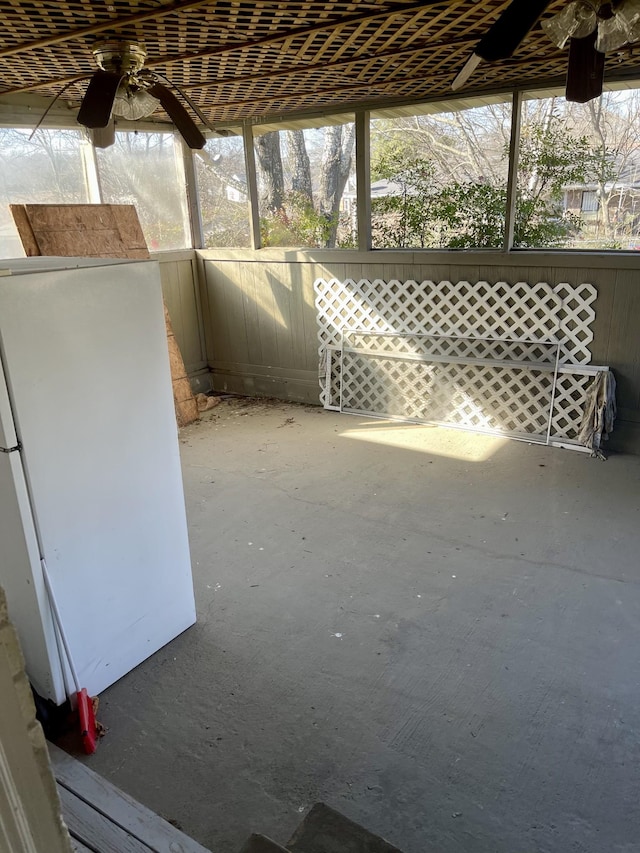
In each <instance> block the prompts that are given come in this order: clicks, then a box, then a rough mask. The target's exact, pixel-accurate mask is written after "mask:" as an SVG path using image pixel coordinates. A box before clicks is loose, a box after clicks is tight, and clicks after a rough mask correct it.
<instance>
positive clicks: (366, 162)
mask: <svg viewBox="0 0 640 853" xmlns="http://www.w3.org/2000/svg"><path fill="white" fill-rule="evenodd" d="M369 119H370V113H369V112H368V111H366V110H362V111H358V112H357V113H356V210H357V215H358V248H359V249H360V250H361V251H363V252H368V251H369V250H370V249H371V131H370V121H369Z"/></svg>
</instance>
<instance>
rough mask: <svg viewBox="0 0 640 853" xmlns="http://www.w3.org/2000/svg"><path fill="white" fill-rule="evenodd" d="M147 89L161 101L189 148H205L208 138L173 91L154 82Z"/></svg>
mask: <svg viewBox="0 0 640 853" xmlns="http://www.w3.org/2000/svg"><path fill="white" fill-rule="evenodd" d="M147 91H148V92H149V94H150V95H153V97H154V98H157V99H158V100H159V101H160V103H161V104H162V108H163V109H164V111H165V112H166V113H167V115H168V116H169V118H170V119H171V121H172V122H173V123H174V124H175V126H176V127H177V128H178V130H179V132H180V134H181V135H182V138H183V139H184V141H185V142H186V143H187V145H188V146H189V148H204V146H205V143H206V141H207V140H206V139H205V138H204V136H203V135H202V134H201V133H200V131H199V130H198V127H197V125H196V123H195V122H194V120H193V119H192V118H191V116H190V115H189V113H188V112H187V111H186V109H185V108H184V107H183V106H182V104H181V103H180V101H179V100H178V99H177V98H176V96H175V95H174V94H173V92H172V91H171V90H170V89H167V87H166V86H163V85H162V83H154V84H153V85H152V86H149V88H148V89H147Z"/></svg>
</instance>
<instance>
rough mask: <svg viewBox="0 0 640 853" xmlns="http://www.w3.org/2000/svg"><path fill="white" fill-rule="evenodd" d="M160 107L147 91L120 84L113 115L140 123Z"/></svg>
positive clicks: (114, 102) (158, 102)
mask: <svg viewBox="0 0 640 853" xmlns="http://www.w3.org/2000/svg"><path fill="white" fill-rule="evenodd" d="M159 106H160V101H159V100H158V98H154V97H153V95H151V94H149V92H147V90H146V89H132V88H131V87H130V86H129V85H128V84H127V83H126V82H123V83H121V84H120V87H119V88H118V91H117V92H116V97H115V99H114V101H113V108H112V110H111V112H112V114H113V115H116V116H119V117H120V118H123V119H126V120H127V121H139V119H141V118H147V117H148V116H150V115H151V114H152V113H154V112H155V111H156V110H157V109H158V107H159Z"/></svg>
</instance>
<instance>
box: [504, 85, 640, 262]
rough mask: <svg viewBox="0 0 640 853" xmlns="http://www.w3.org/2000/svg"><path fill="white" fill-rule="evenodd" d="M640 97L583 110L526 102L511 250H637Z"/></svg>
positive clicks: (633, 92)
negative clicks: (516, 211) (513, 240)
mask: <svg viewBox="0 0 640 853" xmlns="http://www.w3.org/2000/svg"><path fill="white" fill-rule="evenodd" d="M639 129H640V90H638V89H627V90H622V91H618V92H605V93H604V94H603V95H602V96H601V97H600V98H598V99H597V100H594V101H589V102H588V103H586V104H573V103H568V102H567V101H565V99H564V98H562V97H555V98H540V99H535V98H533V97H532V98H531V99H530V100H527V101H525V103H524V105H523V114H522V128H521V134H520V136H521V143H520V157H519V168H518V205H517V206H518V217H517V220H516V234H515V245H516V246H517V247H520V248H559V249H595V250H609V249H622V250H629V249H636V248H637V247H638V245H639V244H640V134H639Z"/></svg>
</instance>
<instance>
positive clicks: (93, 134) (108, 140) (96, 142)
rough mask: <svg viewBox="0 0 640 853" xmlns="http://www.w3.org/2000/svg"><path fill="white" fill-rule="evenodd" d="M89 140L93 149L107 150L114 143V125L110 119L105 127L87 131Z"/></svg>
mask: <svg viewBox="0 0 640 853" xmlns="http://www.w3.org/2000/svg"><path fill="white" fill-rule="evenodd" d="M89 138H90V139H91V144H92V145H93V147H94V148H109V146H111V145H113V143H114V142H115V141H116V123H115V121H114V120H113V118H112V119H110V121H109V124H108V125H107V126H106V127H93V128H90V129H89Z"/></svg>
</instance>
